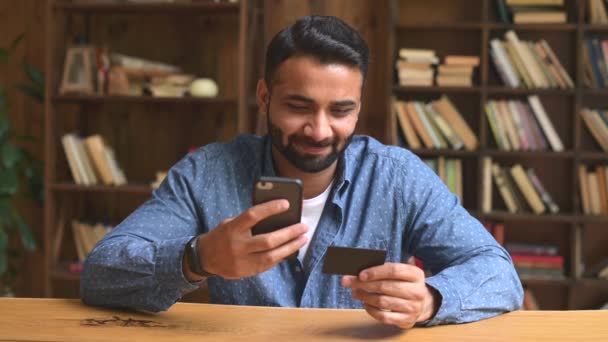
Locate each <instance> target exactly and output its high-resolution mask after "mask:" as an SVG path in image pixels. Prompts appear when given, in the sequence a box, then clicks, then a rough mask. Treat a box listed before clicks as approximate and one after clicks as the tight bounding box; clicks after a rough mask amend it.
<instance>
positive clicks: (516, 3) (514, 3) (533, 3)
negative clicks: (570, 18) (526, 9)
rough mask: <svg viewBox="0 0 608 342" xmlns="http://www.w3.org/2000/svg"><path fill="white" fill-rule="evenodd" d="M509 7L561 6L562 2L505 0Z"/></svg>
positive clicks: (551, 0) (552, 0)
mask: <svg viewBox="0 0 608 342" xmlns="http://www.w3.org/2000/svg"><path fill="white" fill-rule="evenodd" d="M506 2H507V5H509V6H563V5H564V0H506Z"/></svg>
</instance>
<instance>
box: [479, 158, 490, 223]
mask: <svg viewBox="0 0 608 342" xmlns="http://www.w3.org/2000/svg"><path fill="white" fill-rule="evenodd" d="M481 172H482V178H481V189H482V190H481V212H483V213H489V212H490V211H492V159H491V158H490V157H483V159H482V169H481Z"/></svg>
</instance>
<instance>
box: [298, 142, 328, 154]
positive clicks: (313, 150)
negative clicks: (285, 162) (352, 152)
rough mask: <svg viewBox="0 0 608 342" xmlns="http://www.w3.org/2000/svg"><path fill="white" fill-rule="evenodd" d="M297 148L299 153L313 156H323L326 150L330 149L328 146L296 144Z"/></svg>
mask: <svg viewBox="0 0 608 342" xmlns="http://www.w3.org/2000/svg"><path fill="white" fill-rule="evenodd" d="M297 145H298V148H299V150H300V151H302V152H304V153H306V154H314V155H321V154H324V153H325V152H327V150H329V149H330V148H331V146H330V145H326V146H317V145H311V144H306V143H304V144H297Z"/></svg>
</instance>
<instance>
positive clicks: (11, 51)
mask: <svg viewBox="0 0 608 342" xmlns="http://www.w3.org/2000/svg"><path fill="white" fill-rule="evenodd" d="M24 37H25V33H22V34H20V35H18V36H17V37H16V38H15V40H13V42H12V43H11V48H10V50H9V53H13V51H15V49H16V48H17V46H19V44H20V43H21V41H22V40H23V38H24Z"/></svg>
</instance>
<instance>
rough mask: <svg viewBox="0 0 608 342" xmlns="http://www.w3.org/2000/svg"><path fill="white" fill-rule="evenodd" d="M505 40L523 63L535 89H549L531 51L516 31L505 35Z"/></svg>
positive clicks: (510, 31)
mask: <svg viewBox="0 0 608 342" xmlns="http://www.w3.org/2000/svg"><path fill="white" fill-rule="evenodd" d="M505 38H506V40H507V41H508V42H509V44H510V45H511V46H512V47H513V49H514V51H515V53H516V54H517V55H518V56H519V57H520V59H521V61H522V62H523V63H522V64H523V67H524V69H525V70H526V71H527V72H528V74H529V75H530V78H531V79H532V83H533V85H534V87H536V88H547V86H548V85H547V82H546V80H545V79H544V77H543V75H542V71H541V70H540V69H539V66H538V65H537V63H536V61H535V59H534V57H533V56H532V55H531V54H530V51H529V50H528V49H527V48H526V47H525V45H524V43H522V42H521V41H520V40H519V37H517V34H516V33H515V31H513V30H509V31H507V32H506V33H505Z"/></svg>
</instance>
